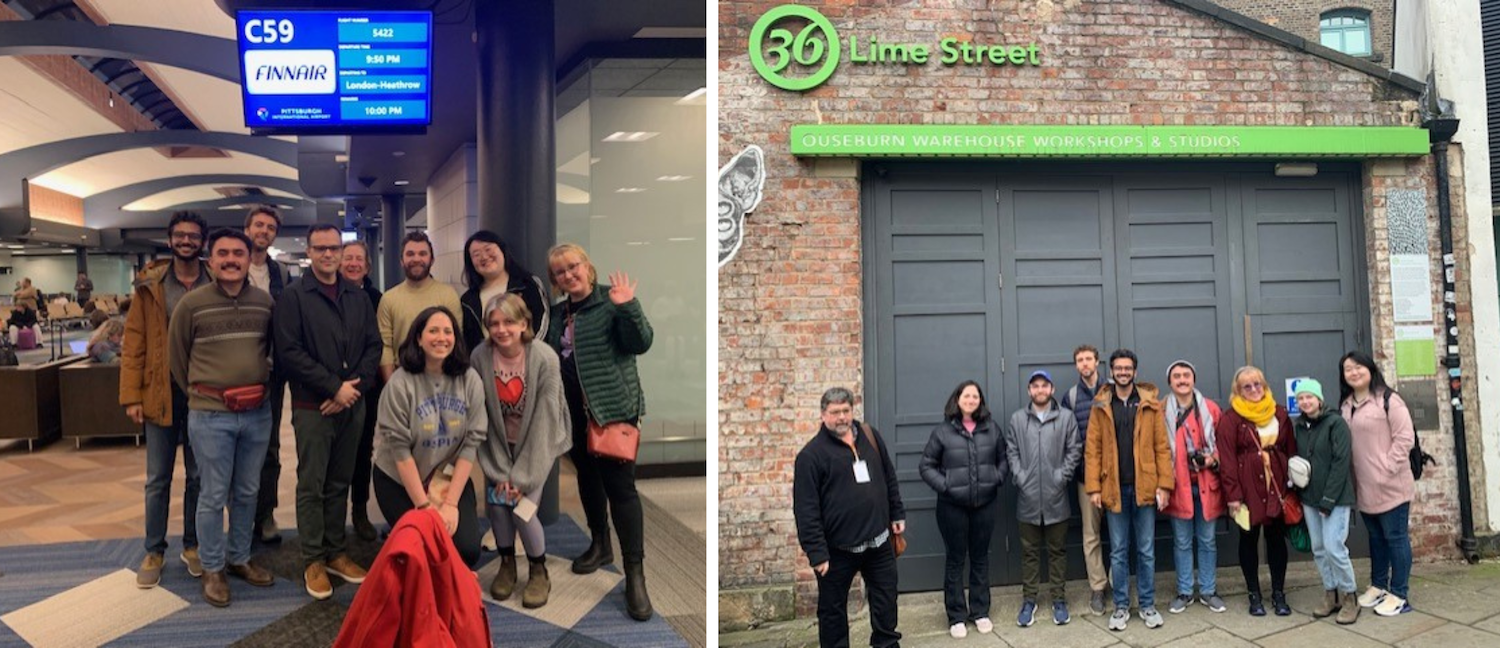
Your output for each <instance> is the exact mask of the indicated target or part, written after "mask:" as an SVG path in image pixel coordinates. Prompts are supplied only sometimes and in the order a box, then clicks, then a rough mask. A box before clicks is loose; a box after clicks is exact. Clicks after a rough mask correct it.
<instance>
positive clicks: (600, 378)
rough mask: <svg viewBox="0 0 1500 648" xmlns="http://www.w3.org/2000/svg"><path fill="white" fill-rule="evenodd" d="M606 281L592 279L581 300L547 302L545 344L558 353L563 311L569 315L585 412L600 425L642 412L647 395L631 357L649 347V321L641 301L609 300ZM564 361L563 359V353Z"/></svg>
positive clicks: (644, 410)
mask: <svg viewBox="0 0 1500 648" xmlns="http://www.w3.org/2000/svg"><path fill="white" fill-rule="evenodd" d="M609 289H610V287H609V286H606V285H601V284H597V283H596V284H594V291H593V292H591V293H589V296H588V297H585V298H584V300H583V301H581V302H578V303H577V304H572V305H571V309H570V307H569V305H568V304H567V303H566V301H567V300H566V299H564V301H563V302H562V303H558V304H557V305H555V306H553V307H552V322H551V323H550V324H549V325H548V326H547V344H548V345H549V346H551V347H552V348H553V349H554V350H556V351H557V354H558V357H560V358H561V357H562V336H563V333H564V331H565V330H566V329H567V317H568V311H569V310H572V311H573V312H574V313H575V315H574V316H573V329H574V331H573V338H574V339H573V349H574V352H575V353H577V354H578V358H577V362H578V379H579V381H580V382H582V383H583V393H584V396H585V397H586V398H587V399H588V410H589V414H590V415H592V416H593V417H594V420H596V421H598V422H599V424H601V425H604V424H608V423H615V422H617V421H625V420H629V419H633V418H640V417H642V416H644V415H645V414H646V396H645V394H644V393H642V392H641V375H640V373H639V372H638V371H636V368H635V357H636V356H638V355H640V354H642V353H645V352H646V351H649V350H650V349H651V338H652V333H651V323H650V322H647V321H646V312H645V311H644V310H642V309H641V302H640V301H639V300H635V299H632V300H630V301H628V302H626V303H625V304H623V305H620V306H616V305H615V304H614V302H611V301H610V300H609ZM563 361H564V362H566V361H567V360H566V359H565V358H564V359H563Z"/></svg>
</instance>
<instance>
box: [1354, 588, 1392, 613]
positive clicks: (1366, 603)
mask: <svg viewBox="0 0 1500 648" xmlns="http://www.w3.org/2000/svg"><path fill="white" fill-rule="evenodd" d="M1386 594H1389V592H1387V591H1385V590H1383V589H1381V588H1379V587H1376V586H1374V585H1371V586H1370V589H1367V590H1365V593H1364V594H1360V595H1359V606H1360V607H1362V608H1372V607H1375V606H1377V605H1380V601H1381V599H1384V598H1385V595H1386Z"/></svg>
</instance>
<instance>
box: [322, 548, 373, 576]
mask: <svg viewBox="0 0 1500 648" xmlns="http://www.w3.org/2000/svg"><path fill="white" fill-rule="evenodd" d="M327 569H328V573H330V574H333V575H334V576H338V577H339V578H342V579H344V580H345V581H348V582H350V583H363V582H365V574H366V573H367V572H365V568H364V567H360V566H359V565H358V564H356V563H355V562H354V561H353V560H350V559H349V554H339V555H338V556H337V557H335V558H334V559H333V560H330V561H328V567H327Z"/></svg>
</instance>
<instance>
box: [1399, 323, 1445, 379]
mask: <svg viewBox="0 0 1500 648" xmlns="http://www.w3.org/2000/svg"><path fill="white" fill-rule="evenodd" d="M1435 373H1437V341H1436V340H1435V339H1434V338H1433V335H1432V325H1430V324H1424V325H1419V326H1397V327H1396V375H1397V376H1401V377H1406V376H1431V375H1433V374H1435Z"/></svg>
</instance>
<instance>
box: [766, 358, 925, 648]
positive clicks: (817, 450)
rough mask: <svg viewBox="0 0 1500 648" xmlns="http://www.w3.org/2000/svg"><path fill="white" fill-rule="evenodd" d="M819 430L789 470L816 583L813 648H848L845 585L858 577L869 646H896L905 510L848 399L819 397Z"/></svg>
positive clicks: (836, 392)
mask: <svg viewBox="0 0 1500 648" xmlns="http://www.w3.org/2000/svg"><path fill="white" fill-rule="evenodd" d="M822 408H823V411H822V416H821V418H822V420H823V424H822V426H821V427H819V428H818V432H817V434H816V435H815V436H814V437H813V438H812V440H811V441H808V442H807V445H805V446H803V447H802V451H801V452H798V453H797V460H796V463H795V464H794V467H793V469H792V515H793V517H794V518H795V519H796V523H797V541H798V543H799V544H801V545H802V551H804V552H806V553H807V562H808V564H810V565H812V569H813V575H814V576H816V577H817V579H818V645H820V646H825V647H827V646H848V645H849V586H850V585H851V584H852V583H853V582H854V575H855V574H859V575H861V576H863V577H864V579H865V597H866V598H867V599H869V604H870V630H871V632H870V645H871V646H873V647H874V648H890V647H893V646H900V645H901V633H900V632H897V631H896V622H897V616H898V610H897V608H896V551H895V544H896V543H895V542H893V541H892V540H891V539H892V538H893V537H894V536H895V535H900V534H901V533H903V532H905V531H906V508H905V506H904V505H903V504H902V503H901V490H900V489H899V488H898V485H897V483H896V466H895V464H894V463H893V462H892V461H891V454H890V451H889V449H888V448H887V446H886V443H885V441H883V440H882V438H883V437H881V435H880V433H879V432H876V431H875V428H873V427H870V426H869V425H868V424H861V423H859V422H857V421H855V420H854V394H853V393H852V392H850V391H849V390H847V389H844V388H843V387H834V388H832V389H829V390H828V391H826V392H823V399H822Z"/></svg>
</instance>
